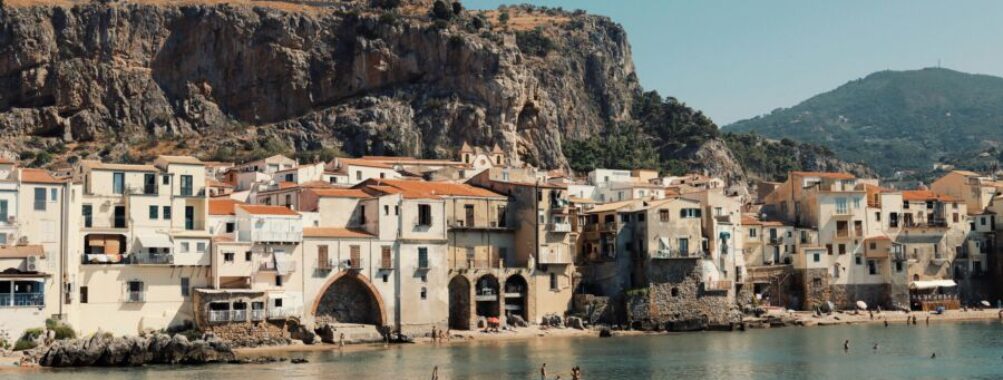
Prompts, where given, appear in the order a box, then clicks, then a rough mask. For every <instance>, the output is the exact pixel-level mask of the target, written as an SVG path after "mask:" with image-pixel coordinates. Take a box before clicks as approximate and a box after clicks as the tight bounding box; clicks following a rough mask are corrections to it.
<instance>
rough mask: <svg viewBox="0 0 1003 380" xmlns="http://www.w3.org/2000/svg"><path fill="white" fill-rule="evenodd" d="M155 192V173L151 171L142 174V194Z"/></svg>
mask: <svg viewBox="0 0 1003 380" xmlns="http://www.w3.org/2000/svg"><path fill="white" fill-rule="evenodd" d="M156 193H157V175H156V174H153V173H145V174H143V194H147V195H150V194H156Z"/></svg>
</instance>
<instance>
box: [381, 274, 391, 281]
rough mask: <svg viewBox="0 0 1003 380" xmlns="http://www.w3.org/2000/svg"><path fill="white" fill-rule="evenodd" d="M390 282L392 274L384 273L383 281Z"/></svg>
mask: <svg viewBox="0 0 1003 380" xmlns="http://www.w3.org/2000/svg"><path fill="white" fill-rule="evenodd" d="M387 282H390V275H388V274H386V273H383V283H387Z"/></svg>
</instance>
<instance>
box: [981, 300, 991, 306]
mask: <svg viewBox="0 0 1003 380" xmlns="http://www.w3.org/2000/svg"><path fill="white" fill-rule="evenodd" d="M979 303H981V304H982V306H985V307H990V306H992V304H990V303H989V301H986V300H982V302H979Z"/></svg>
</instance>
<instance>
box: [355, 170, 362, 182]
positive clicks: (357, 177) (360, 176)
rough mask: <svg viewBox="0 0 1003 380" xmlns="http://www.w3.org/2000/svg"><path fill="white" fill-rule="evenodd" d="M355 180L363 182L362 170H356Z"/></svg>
mask: <svg viewBox="0 0 1003 380" xmlns="http://www.w3.org/2000/svg"><path fill="white" fill-rule="evenodd" d="M355 180H356V181H361V180H362V170H356V171H355Z"/></svg>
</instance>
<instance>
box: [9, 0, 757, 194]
mask: <svg viewBox="0 0 1003 380" xmlns="http://www.w3.org/2000/svg"><path fill="white" fill-rule="evenodd" d="M18 1H20V2H27V3H28V4H21V5H19V6H14V5H8V6H6V7H4V8H3V9H2V11H0V12H2V14H0V136H2V139H0V151H6V152H7V155H10V156H20V158H21V159H22V160H23V161H30V163H33V164H35V165H46V164H50V165H51V164H53V163H59V162H62V161H64V160H65V161H73V160H75V159H78V158H84V157H90V158H102V159H105V160H111V161H139V160H144V159H147V158H149V157H150V156H152V155H155V154H158V153H162V152H174V153H191V154H196V155H199V156H201V157H203V158H217V159H230V160H233V159H238V158H240V157H246V156H245V154H251V155H254V154H259V155H260V154H264V153H272V152H276V151H285V152H286V153H292V152H301V153H302V152H327V153H329V154H339V153H341V154H350V155H362V154H375V155H411V156H419V157H428V158H445V157H450V158H452V157H455V156H454V155H455V149H456V147H458V146H459V145H460V144H461V143H462V142H464V141H466V142H469V143H470V144H472V145H480V146H491V145H493V144H495V143H497V144H498V145H500V146H501V147H502V148H503V149H504V150H506V151H507V152H508V153H509V156H510V157H512V158H513V160H514V161H516V162H528V163H530V164H534V165H536V166H538V167H544V168H558V167H568V166H569V165H568V159H567V158H566V157H565V154H564V146H565V145H566V144H567V143H569V142H571V141H582V140H586V139H589V138H593V137H594V136H600V135H602V133H604V131H606V130H608V129H610V128H613V127H614V126H616V125H619V124H621V123H624V122H637V120H641V121H642V122H643V119H642V118H641V117H637V116H636V115H633V113H636V111H635V110H636V109H637V108H638V107H635V106H634V103H635V101H636V100H637V99H638V98H641V97H643V96H644V94H643V93H642V91H641V88H640V85H639V84H638V80H637V77H636V75H635V73H634V68H633V64H632V61H631V53H630V45H629V44H628V42H627V37H626V34H625V33H624V31H623V29H622V28H621V27H620V26H619V25H617V24H615V23H613V22H611V21H610V20H609V19H608V18H605V17H601V16H593V15H587V14H585V13H584V12H573V13H570V12H563V11H557V10H553V9H549V10H548V9H539V8H532V7H528V6H524V7H510V8H506V9H503V10H498V11H490V12H482V11H467V10H463V9H462V6H455V5H452V6H447V5H446V4H449V3H442V4H441V5H442V7H440V8H442V9H436V7H435V6H434V3H433V2H432V1H430V0H429V1H425V0H371V1H361V0H357V1H354V2H353V1H338V2H328V3H324V2H311V3H309V4H310V5H306V4H304V3H294V2H271V1H268V2H266V1H261V2H258V1H248V0H232V1H230V2H218V3H217V2H214V3H212V4H208V3H205V4H200V3H199V2H183V3H175V5H171V3H158V2H152V1H146V0H143V1H137V2H101V3H81V4H76V5H44V6H36V5H31V1H30V0H18ZM8 3H10V1H8ZM60 4H62V3H60ZM165 4H167V5H165ZM680 106H681V107H683V108H685V106H684V105H681V104H678V105H677V103H673V107H675V108H673V111H672V112H673V113H678V112H677V111H678V110H677V109H676V108H679V107H680ZM686 110H688V109H686ZM659 115H661V113H660V114H659ZM697 116H699V117H700V118H703V116H702V115H699V114H698V115H697ZM708 122H709V121H708ZM669 124H672V123H669ZM677 124H678V123H677ZM672 125H676V124H672ZM711 125H712V124H711ZM714 128H715V129H716V127H714ZM684 131H685V130H684ZM663 137H665V139H663V140H666V139H667V140H666V141H668V142H664V141H660V142H659V144H660V146H665V144H667V143H668V144H669V145H671V149H668V151H670V153H664V151H666V149H664V148H661V149H660V151H661V152H662V153H663V155H665V154H669V155H671V156H672V157H671V158H672V159H678V160H680V162H685V165H686V166H687V167H686V169H687V170H692V169H696V170H701V169H704V170H705V171H707V172H708V173H709V174H716V175H723V176H727V177H730V178H739V177H744V174H743V173H742V172H741V166H740V165H738V164H737V163H735V162H734V161H733V160H732V157H733V156H732V155H731V154H730V153H729V152H727V149H728V148H727V147H726V146H725V145H724V144H721V142H720V141H719V140H717V137H713V136H712V138H711V139H710V140H707V139H698V140H695V141H696V142H695V143H687V144H684V145H683V146H681V147H680V146H677V145H679V144H675V143H673V141H676V140H679V139H678V137H679V136H677V135H667V136H663ZM708 141H709V142H711V143H712V144H714V145H711V146H709V147H704V144H705V143H707V142H708ZM701 152H702V153H701ZM234 156H237V157H234ZM663 158H664V157H663Z"/></svg>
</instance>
